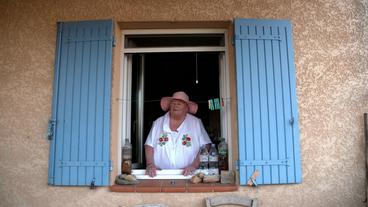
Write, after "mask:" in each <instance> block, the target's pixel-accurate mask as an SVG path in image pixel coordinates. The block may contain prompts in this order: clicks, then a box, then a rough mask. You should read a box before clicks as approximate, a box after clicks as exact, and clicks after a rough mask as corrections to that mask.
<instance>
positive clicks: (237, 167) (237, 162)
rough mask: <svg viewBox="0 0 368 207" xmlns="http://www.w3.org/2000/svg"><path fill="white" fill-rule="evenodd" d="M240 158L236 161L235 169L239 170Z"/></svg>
mask: <svg viewBox="0 0 368 207" xmlns="http://www.w3.org/2000/svg"><path fill="white" fill-rule="evenodd" d="M239 163H240V162H239V160H235V161H234V166H235V170H239Z"/></svg>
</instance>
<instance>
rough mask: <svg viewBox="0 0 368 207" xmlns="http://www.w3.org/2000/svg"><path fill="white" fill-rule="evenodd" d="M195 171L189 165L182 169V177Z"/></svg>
mask: <svg viewBox="0 0 368 207" xmlns="http://www.w3.org/2000/svg"><path fill="white" fill-rule="evenodd" d="M195 170H196V168H195V167H193V166H192V165H189V166H187V167H185V168H183V175H184V176H187V175H192V174H193V173H194V171H195Z"/></svg>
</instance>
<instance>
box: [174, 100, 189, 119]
mask: <svg viewBox="0 0 368 207" xmlns="http://www.w3.org/2000/svg"><path fill="white" fill-rule="evenodd" d="M187 113H188V105H187V103H185V102H184V101H181V100H176V99H174V100H172V101H171V103H170V115H171V116H176V117H181V116H185V115H186V114H187Z"/></svg>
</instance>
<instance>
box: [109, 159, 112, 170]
mask: <svg viewBox="0 0 368 207" xmlns="http://www.w3.org/2000/svg"><path fill="white" fill-rule="evenodd" d="M109 170H110V172H112V161H111V160H110V167H109Z"/></svg>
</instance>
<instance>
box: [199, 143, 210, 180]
mask: <svg viewBox="0 0 368 207" xmlns="http://www.w3.org/2000/svg"><path fill="white" fill-rule="evenodd" d="M199 162H200V163H199V172H201V173H203V174H205V175H208V151H207V148H206V145H203V146H202V147H201V149H200V154H199Z"/></svg>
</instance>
